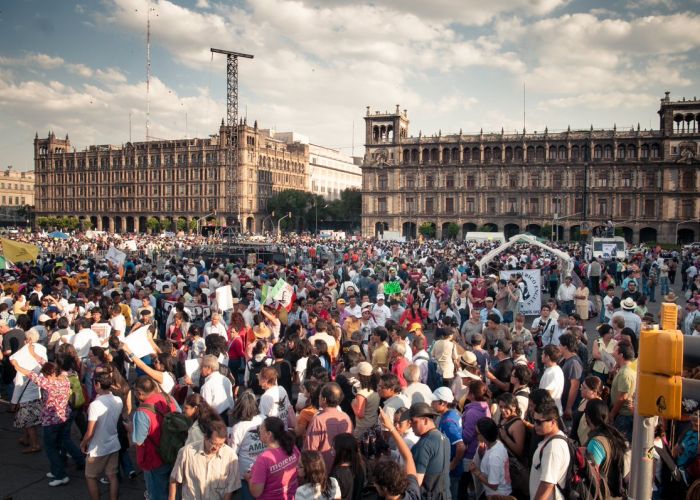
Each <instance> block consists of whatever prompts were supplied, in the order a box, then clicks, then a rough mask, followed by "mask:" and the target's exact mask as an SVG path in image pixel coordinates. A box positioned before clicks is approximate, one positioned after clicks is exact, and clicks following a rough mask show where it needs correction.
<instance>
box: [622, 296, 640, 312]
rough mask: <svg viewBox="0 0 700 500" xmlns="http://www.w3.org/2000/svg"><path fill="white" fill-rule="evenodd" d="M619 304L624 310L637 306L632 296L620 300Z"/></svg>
mask: <svg viewBox="0 0 700 500" xmlns="http://www.w3.org/2000/svg"><path fill="white" fill-rule="evenodd" d="M620 306H621V307H622V308H623V309H625V310H626V311H632V310H633V309H634V308H635V307H637V303H636V302H635V301H634V299H632V297H627V298H626V299H625V300H623V301H622V303H621V304H620Z"/></svg>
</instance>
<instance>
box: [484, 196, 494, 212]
mask: <svg viewBox="0 0 700 500" xmlns="http://www.w3.org/2000/svg"><path fill="white" fill-rule="evenodd" d="M486 211H487V212H488V213H490V214H495V213H496V198H486Z"/></svg>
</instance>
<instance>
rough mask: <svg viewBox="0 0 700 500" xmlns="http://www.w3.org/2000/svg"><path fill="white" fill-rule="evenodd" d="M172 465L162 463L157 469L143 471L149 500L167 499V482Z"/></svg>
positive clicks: (168, 481)
mask: <svg viewBox="0 0 700 500" xmlns="http://www.w3.org/2000/svg"><path fill="white" fill-rule="evenodd" d="M172 470H173V466H172V465H170V464H164V465H161V466H160V467H158V468H157V469H153V470H147V471H143V478H144V480H145V481H146V490H148V498H149V500H168V484H169V483H170V472H171V471H172Z"/></svg>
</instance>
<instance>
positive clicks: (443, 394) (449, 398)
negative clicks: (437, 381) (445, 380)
mask: <svg viewBox="0 0 700 500" xmlns="http://www.w3.org/2000/svg"><path fill="white" fill-rule="evenodd" d="M454 400H455V395H454V394H452V391H451V390H450V388H449V387H438V388H437V389H435V390H434V391H433V401H444V402H445V403H452V402H453V401H454Z"/></svg>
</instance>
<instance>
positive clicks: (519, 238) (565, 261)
mask: <svg viewBox="0 0 700 500" xmlns="http://www.w3.org/2000/svg"><path fill="white" fill-rule="evenodd" d="M517 243H528V244H530V245H534V246H537V247H540V248H543V249H545V250H547V251H548V252H550V253H552V254H553V255H556V256H557V258H558V259H559V261H560V262H561V264H562V266H561V268H562V270H563V271H564V273H563V274H564V276H570V275H571V272H572V271H573V269H574V259H573V258H571V256H570V255H569V254H568V253H566V252H562V251H561V250H559V249H557V248H553V247H550V246H549V245H545V244H544V243H541V242H540V241H537V238H535V237H534V236H532V235H530V234H516V235H515V236H512V237H511V238H509V239H508V241H506V242H505V243H503V244H502V245H500V246H498V247H496V248H494V249H493V250H491V251H490V252H489V253H487V254H486V255H484V256H483V257H482V258H481V259H479V260H478V261H477V263H476V264H477V265H478V266H479V270H480V271H481V274H482V276H483V274H484V268H485V267H486V266H487V265H488V263H489V262H491V261H492V260H493V259H494V258H495V257H496V256H497V255H498V254H500V253H502V252H504V251H505V250H507V249H509V248H510V247H512V246H513V245H515V244H517Z"/></svg>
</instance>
